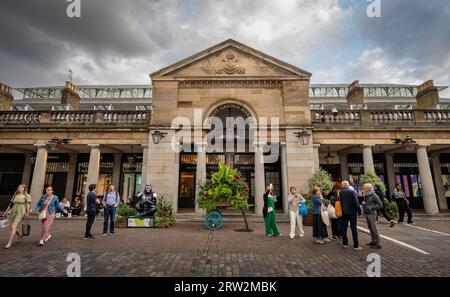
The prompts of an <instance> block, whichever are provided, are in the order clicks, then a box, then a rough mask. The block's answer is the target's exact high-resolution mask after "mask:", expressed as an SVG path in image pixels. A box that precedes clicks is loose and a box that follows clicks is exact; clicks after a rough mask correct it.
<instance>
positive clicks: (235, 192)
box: [197, 163, 249, 230]
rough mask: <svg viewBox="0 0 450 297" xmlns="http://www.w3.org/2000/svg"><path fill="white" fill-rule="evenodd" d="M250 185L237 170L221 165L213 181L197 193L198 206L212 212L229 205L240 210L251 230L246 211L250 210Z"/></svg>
mask: <svg viewBox="0 0 450 297" xmlns="http://www.w3.org/2000/svg"><path fill="white" fill-rule="evenodd" d="M248 192H249V188H248V184H247V182H246V180H245V178H244V176H243V175H242V174H241V173H240V172H239V171H238V170H237V169H232V168H231V167H229V166H227V165H225V164H222V163H219V171H217V172H215V173H213V174H212V176H211V179H210V180H207V181H206V182H205V183H203V184H201V185H200V187H199V191H198V193H197V202H198V206H199V207H200V208H202V209H205V210H206V211H212V210H215V209H217V208H218V206H220V205H226V204H229V205H231V206H232V207H233V208H235V209H239V210H240V211H241V213H242V216H243V218H244V221H245V226H246V230H249V228H248V223H247V218H246V216H245V210H247V209H248V207H249V205H248Z"/></svg>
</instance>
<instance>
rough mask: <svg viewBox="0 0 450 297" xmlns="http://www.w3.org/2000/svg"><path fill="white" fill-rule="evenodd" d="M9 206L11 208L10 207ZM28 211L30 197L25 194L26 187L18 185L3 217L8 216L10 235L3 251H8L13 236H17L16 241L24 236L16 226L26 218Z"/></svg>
mask: <svg viewBox="0 0 450 297" xmlns="http://www.w3.org/2000/svg"><path fill="white" fill-rule="evenodd" d="M11 205H13V206H12V207H11ZM30 209H31V197H30V195H29V194H28V193H27V189H26V186H25V185H23V184H22V185H19V186H18V187H17V190H16V192H15V193H14V196H13V198H12V199H11V202H10V205H9V206H8V210H7V211H6V212H5V216H7V215H10V217H9V221H10V222H11V234H10V236H9V240H8V243H7V244H6V245H5V249H9V248H10V247H11V244H12V241H13V239H14V236H15V235H17V239H18V241H21V240H22V237H23V235H24V234H23V233H22V234H21V233H20V232H19V231H18V230H17V226H18V225H19V223H20V222H22V221H23V220H25V219H26V218H28V214H29V213H30Z"/></svg>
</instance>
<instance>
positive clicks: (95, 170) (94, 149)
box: [84, 144, 101, 205]
mask: <svg viewBox="0 0 450 297" xmlns="http://www.w3.org/2000/svg"><path fill="white" fill-rule="evenodd" d="M89 147H90V148H91V154H90V156H89V167H88V174H87V179H86V188H85V189H84V205H87V204H86V197H87V194H88V193H89V185H91V184H97V183H98V176H99V174H100V154H101V152H100V148H101V145H100V144H89Z"/></svg>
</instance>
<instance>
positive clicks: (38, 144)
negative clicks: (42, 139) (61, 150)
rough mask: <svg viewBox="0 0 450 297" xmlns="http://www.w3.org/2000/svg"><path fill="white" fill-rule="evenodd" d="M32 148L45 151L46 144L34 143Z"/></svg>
mask: <svg viewBox="0 0 450 297" xmlns="http://www.w3.org/2000/svg"><path fill="white" fill-rule="evenodd" d="M34 146H35V147H36V148H37V149H38V150H39V149H47V148H48V144H46V143H35V144H34Z"/></svg>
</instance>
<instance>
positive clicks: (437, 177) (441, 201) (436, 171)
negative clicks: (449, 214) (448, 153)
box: [431, 154, 448, 210]
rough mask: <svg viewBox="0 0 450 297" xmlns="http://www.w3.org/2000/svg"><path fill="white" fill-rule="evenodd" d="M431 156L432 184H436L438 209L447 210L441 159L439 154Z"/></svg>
mask: <svg viewBox="0 0 450 297" xmlns="http://www.w3.org/2000/svg"><path fill="white" fill-rule="evenodd" d="M431 157H432V158H433V175H434V185H435V186H436V196H437V200H438V205H439V209H440V210H447V209H448V205H447V198H446V197H445V189H444V182H443V181H442V170H441V161H440V160H439V154H432V155H431Z"/></svg>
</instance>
